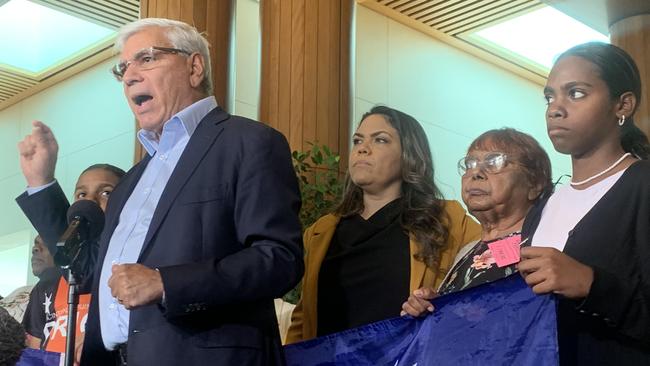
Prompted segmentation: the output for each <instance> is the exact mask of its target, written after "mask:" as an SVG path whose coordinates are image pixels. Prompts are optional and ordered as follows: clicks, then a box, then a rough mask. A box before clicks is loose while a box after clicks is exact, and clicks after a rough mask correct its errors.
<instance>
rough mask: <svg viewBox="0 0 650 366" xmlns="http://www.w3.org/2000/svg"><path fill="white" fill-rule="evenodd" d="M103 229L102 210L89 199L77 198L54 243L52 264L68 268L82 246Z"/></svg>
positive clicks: (97, 235)
mask: <svg viewBox="0 0 650 366" xmlns="http://www.w3.org/2000/svg"><path fill="white" fill-rule="evenodd" d="M102 230H104V211H102V209H101V208H100V207H99V206H98V205H97V204H96V203H95V202H94V201H90V200H79V201H77V202H75V203H73V204H72V206H70V208H69V209H68V228H67V229H66V230H65V232H64V233H63V235H61V238H60V239H59V241H58V242H57V243H56V248H57V250H56V254H54V264H56V265H57V266H59V267H62V268H64V269H68V268H69V267H70V266H71V265H72V264H74V262H75V261H76V260H77V256H78V255H79V252H80V251H81V248H82V246H83V245H84V244H85V243H86V242H87V241H88V240H94V239H96V238H97V237H99V235H100V234H101V233H102Z"/></svg>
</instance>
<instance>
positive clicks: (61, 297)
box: [43, 276, 90, 353]
mask: <svg viewBox="0 0 650 366" xmlns="http://www.w3.org/2000/svg"><path fill="white" fill-rule="evenodd" d="M89 304H90V294H86V295H79V305H78V306H77V327H76V328H77V332H76V336H75V337H76V339H79V337H81V336H82V334H83V333H85V332H86V321H87V320H88V307H89ZM54 312H55V317H54V319H53V320H51V321H49V322H47V323H46V324H45V327H44V328H43V335H44V336H45V342H44V343H43V344H44V345H45V350H46V351H50V352H59V353H63V352H65V342H66V340H67V337H68V332H67V329H66V328H67V326H68V283H67V282H66V280H65V279H64V278H63V276H61V278H60V279H59V285H58V287H57V290H56V295H55V297H54Z"/></svg>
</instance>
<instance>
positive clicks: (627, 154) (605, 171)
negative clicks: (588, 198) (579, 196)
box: [569, 153, 632, 186]
mask: <svg viewBox="0 0 650 366" xmlns="http://www.w3.org/2000/svg"><path fill="white" fill-rule="evenodd" d="M630 155H632V154H630V153H625V154H623V156H621V157H620V158H619V159H618V160H616V161H615V162H614V164H612V165H610V166H609V167H608V168H607V169H605V170H603V171H602V172H600V173H597V174H596V175H592V176H591V177H589V178H587V179H585V180H581V181H580V182H574V181H573V180H571V181H570V182H569V184H571V185H572V186H580V185H583V184H585V183H588V182H591V181H592V180H594V179H596V178H598V177H600V176H602V175H603V174H606V173H607V172H609V171H610V170H612V169H614V168H615V167H616V166H617V165H618V164H620V163H621V161H623V160H624V159H625V158H627V157H628V156H630Z"/></svg>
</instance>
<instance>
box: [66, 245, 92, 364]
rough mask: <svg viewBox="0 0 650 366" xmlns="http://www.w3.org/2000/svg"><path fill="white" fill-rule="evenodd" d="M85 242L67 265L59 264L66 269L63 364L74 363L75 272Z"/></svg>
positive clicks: (77, 286)
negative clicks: (66, 302)
mask: <svg viewBox="0 0 650 366" xmlns="http://www.w3.org/2000/svg"><path fill="white" fill-rule="evenodd" d="M87 244H88V243H87V241H86V240H82V241H81V243H80V244H79V246H78V247H77V250H76V253H74V255H73V256H71V258H70V262H69V263H68V264H67V265H64V266H61V268H63V269H64V270H66V274H67V279H68V319H67V321H66V332H67V337H66V341H65V363H64V365H65V366H73V365H74V356H75V340H76V338H77V312H78V305H79V283H78V282H77V275H79V274H78V273H77V274H76V273H75V272H77V270H78V267H77V266H76V264H77V260H78V259H79V254H80V253H81V248H83V246H84V245H87Z"/></svg>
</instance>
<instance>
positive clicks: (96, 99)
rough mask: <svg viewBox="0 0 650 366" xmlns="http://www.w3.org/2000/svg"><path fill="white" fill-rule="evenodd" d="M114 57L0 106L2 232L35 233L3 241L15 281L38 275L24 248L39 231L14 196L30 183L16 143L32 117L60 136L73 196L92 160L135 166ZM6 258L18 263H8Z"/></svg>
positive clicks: (65, 183) (64, 181)
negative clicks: (112, 70) (114, 72)
mask: <svg viewBox="0 0 650 366" xmlns="http://www.w3.org/2000/svg"><path fill="white" fill-rule="evenodd" d="M114 62H115V61H114V59H112V60H109V61H106V62H103V63H100V64H98V65H96V66H94V67H92V68H90V69H88V70H86V71H84V72H82V73H80V74H77V75H75V76H73V77H71V78H69V79H67V80H65V81H63V82H61V83H58V84H56V85H55V86H52V87H50V88H48V89H46V90H44V91H42V92H40V93H38V94H35V95H33V96H31V97H29V98H27V99H25V100H23V101H21V102H19V103H17V104H15V105H13V106H11V107H9V108H7V109H5V110H2V111H0V167H1V168H2V169H0V237H14V236H12V234H15V233H17V232H22V231H24V230H27V231H29V232H31V233H32V234H31V235H27V236H23V237H22V239H20V240H18V241H20V242H15V240H14V242H12V243H11V244H6V245H2V244H1V243H0V258H2V259H1V261H2V262H1V263H0V278H4V277H7V278H10V279H11V281H13V282H11V283H12V284H14V283H19V284H22V285H24V284H25V283H27V282H28V281H29V282H33V281H34V279H33V277H31V276H30V275H29V273H31V270H30V269H29V261H28V258H29V255H27V256H25V255H23V254H24V252H25V248H28V249H27V253H29V248H31V242H32V240H33V238H34V236H35V235H36V233H35V232H34V230H33V229H32V227H31V224H30V223H29V221H27V219H26V218H25V217H24V215H23V213H22V211H20V209H19V208H18V206H17V205H16V202H15V201H14V199H15V197H16V196H18V195H19V194H21V193H22V192H24V190H25V185H26V182H25V180H24V178H23V176H22V173H21V172H20V166H19V159H18V150H17V147H16V145H17V143H18V141H20V140H21V139H22V138H23V137H24V136H25V135H27V134H29V133H30V131H31V122H32V120H35V119H39V120H42V121H43V122H45V123H46V124H48V125H49V126H50V127H51V128H52V130H53V131H54V134H55V136H56V137H57V140H58V142H59V160H58V163H57V168H56V178H57V180H58V181H59V182H60V183H61V185H62V187H63V190H64V192H66V193H67V194H68V197H70V198H71V196H72V192H73V189H74V185H75V183H76V180H77V177H78V176H79V174H80V173H81V171H82V170H83V169H85V168H86V167H88V166H89V165H91V164H95V163H110V164H113V165H117V166H119V167H121V168H122V169H125V170H128V169H129V168H130V167H131V166H132V163H133V153H134V152H133V150H134V148H133V147H134V131H135V122H134V121H135V120H134V118H133V115H132V113H131V111H130V110H129V108H128V105H127V103H126V100H125V99H124V96H123V94H122V87H121V84H120V83H117V82H115V80H114V79H113V78H112V76H111V75H110V73H109V71H108V70H109V69H110V67H111V66H112V64H113V63H114ZM23 241H25V242H23ZM16 248H19V249H16ZM20 248H22V249H20ZM20 253H22V254H20ZM9 258H11V259H9ZM7 260H9V261H10V262H11V263H14V266H13V267H11V266H7V265H6V263H5V262H6V261H7ZM15 262H21V263H15ZM23 269H24V270H23ZM0 291H1V292H0V294H2V295H6V293H5V292H4V289H2V288H0Z"/></svg>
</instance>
